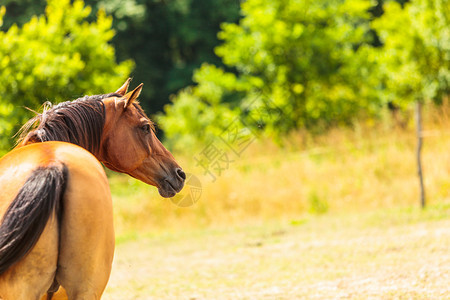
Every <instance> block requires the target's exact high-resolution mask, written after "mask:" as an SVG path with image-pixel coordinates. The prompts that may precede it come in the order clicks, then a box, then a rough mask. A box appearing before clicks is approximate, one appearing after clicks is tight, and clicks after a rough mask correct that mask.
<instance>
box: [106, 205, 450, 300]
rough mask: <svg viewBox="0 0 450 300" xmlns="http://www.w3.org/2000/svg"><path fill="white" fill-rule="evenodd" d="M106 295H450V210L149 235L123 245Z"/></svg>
mask: <svg viewBox="0 0 450 300" xmlns="http://www.w3.org/2000/svg"><path fill="white" fill-rule="evenodd" d="M447 212H448V210H447ZM103 299H113V300H118V299H192V300H194V299H450V217H449V215H448V214H447V215H446V214H445V213H442V212H441V213H440V215H439V216H438V217H436V216H434V215H433V214H427V213H420V212H419V213H413V214H411V213H400V214H398V213H386V214H381V215H380V214H376V215H374V214H367V215H355V214H354V215H342V216H333V217H330V216H326V215H325V216H320V217H311V218H305V219H299V220H289V221H286V222H279V223H276V224H264V225H260V226H248V225H247V226H241V227H236V228H233V227H230V228H227V229H223V228H222V229H204V230H191V231H189V230H185V231H183V230H180V231H178V232H175V233H173V232H172V233H167V234H158V235H156V236H153V237H151V236H147V237H141V238H138V239H137V240H133V241H128V242H123V243H121V244H119V245H118V246H117V249H116V256H115V262H114V266H113V272H112V275H111V279H110V281H109V284H108V287H107V290H106V292H105V294H104V297H103Z"/></svg>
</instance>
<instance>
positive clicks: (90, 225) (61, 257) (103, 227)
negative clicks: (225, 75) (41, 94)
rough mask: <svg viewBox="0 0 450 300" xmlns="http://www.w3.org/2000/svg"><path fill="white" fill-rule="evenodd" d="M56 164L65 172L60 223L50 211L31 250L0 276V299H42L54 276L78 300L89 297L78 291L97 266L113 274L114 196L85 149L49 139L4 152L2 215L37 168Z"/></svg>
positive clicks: (100, 282)
mask: <svg viewBox="0 0 450 300" xmlns="http://www.w3.org/2000/svg"><path fill="white" fill-rule="evenodd" d="M54 166H60V167H62V168H64V169H65V172H66V173H67V175H66V178H65V179H66V182H65V184H64V187H65V190H64V191H63V194H62V198H61V202H62V203H60V205H59V207H60V209H61V211H60V212H59V214H60V216H61V218H60V221H59V222H58V218H57V217H56V215H57V214H56V212H55V213H54V214H52V215H51V217H50V218H49V219H48V222H47V224H46V225H45V228H44V230H43V232H42V234H41V236H40V237H39V239H38V241H37V242H36V244H35V246H34V247H33V248H32V250H31V251H29V252H28V254H27V255H26V256H25V257H23V258H22V259H21V260H20V261H18V262H17V263H15V264H14V265H12V266H11V267H10V268H9V269H8V270H7V271H6V272H5V273H3V274H1V275H0V299H5V300H6V299H38V297H39V296H41V295H42V294H43V293H45V292H46V291H47V290H48V288H49V287H50V285H51V284H52V283H53V280H54V278H55V276H56V278H57V279H58V282H59V283H60V284H61V285H63V286H65V287H66V286H67V287H69V289H68V293H70V294H72V295H73V298H74V299H76V298H80V297H81V298H83V297H84V298H86V299H88V298H90V295H87V294H86V295H84V294H82V292H80V289H85V288H86V287H85V286H84V287H83V277H85V278H86V279H88V278H89V280H91V281H94V282H95V281H96V279H95V278H94V279H92V276H94V277H95V275H94V274H95V272H94V271H93V269H95V268H97V269H99V268H102V269H103V270H105V272H106V273H107V274H108V277H109V271H110V268H111V263H112V257H113V251H114V232H113V224H112V203H111V195H110V191H109V185H108V181H107V178H106V175H105V172H104V170H103V168H102V166H101V164H100V163H99V162H98V161H97V159H96V158H95V157H94V156H93V155H92V154H91V153H89V152H88V151H86V150H85V149H83V148H81V147H78V146H76V145H73V144H69V143H64V142H45V143H36V144H30V145H27V146H24V147H20V148H17V149H15V150H13V151H11V152H10V153H8V154H7V155H5V156H4V157H3V158H2V159H1V160H0V191H1V193H0V218H3V216H4V214H5V212H6V211H7V209H8V207H9V206H10V204H11V202H12V201H13V200H14V199H15V198H16V197H17V195H18V193H20V191H21V189H22V187H23V185H24V184H25V183H26V182H27V179H29V178H30V177H32V176H34V175H35V173H36V172H35V171H36V170H37V169H45V168H51V167H54ZM57 266H58V267H57ZM98 271H100V270H98ZM103 277H104V276H101V278H98V280H97V281H98V282H95V285H96V286H97V287H96V291H95V293H96V294H101V292H102V291H103V289H104V287H105V285H106V282H107V278H106V279H105V278H103ZM25 278H29V280H24V279H25ZM74 279H75V280H79V281H78V283H79V284H80V286H79V287H74V286H73V283H72V282H73V280H74ZM86 279H84V280H86ZM89 284H91V283H89ZM31 287H34V289H33V290H30V289H31ZM38 287H39V288H38ZM85 296H86V297H85Z"/></svg>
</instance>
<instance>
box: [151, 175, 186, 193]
mask: <svg viewBox="0 0 450 300" xmlns="http://www.w3.org/2000/svg"><path fill="white" fill-rule="evenodd" d="M185 180H186V174H185V173H184V171H183V170H182V169H181V168H176V169H175V171H174V174H172V175H171V176H167V177H166V178H164V179H163V180H162V181H161V182H160V183H159V187H158V192H159V194H160V195H161V196H162V197H164V198H170V197H173V196H175V195H176V194H177V193H178V192H180V191H181V189H182V188H183V186H184V181H185Z"/></svg>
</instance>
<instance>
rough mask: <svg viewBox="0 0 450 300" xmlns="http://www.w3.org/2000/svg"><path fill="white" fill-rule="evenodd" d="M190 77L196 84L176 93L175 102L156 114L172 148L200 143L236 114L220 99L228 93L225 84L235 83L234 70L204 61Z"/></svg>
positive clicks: (217, 131) (189, 146)
mask: <svg viewBox="0 0 450 300" xmlns="http://www.w3.org/2000/svg"><path fill="white" fill-rule="evenodd" d="M193 79H194V81H195V82H197V83H198V85H197V86H195V87H188V88H186V89H184V90H182V91H181V92H180V93H178V95H177V97H176V99H175V103H176V105H166V106H165V112H166V113H165V114H159V115H158V116H157V120H158V123H159V124H160V125H163V128H164V132H165V134H166V138H167V141H168V146H169V147H171V148H172V149H179V150H181V149H183V148H184V147H187V148H194V147H195V146H196V145H198V143H199V142H200V143H203V144H204V143H206V142H208V141H209V140H210V139H211V138H213V137H214V136H218V135H219V134H220V133H221V131H222V129H223V128H225V127H226V126H227V125H228V124H230V123H231V122H232V121H233V120H234V119H235V118H236V117H238V116H239V110H238V109H237V108H234V109H232V108H231V106H230V105H228V104H227V103H222V99H223V98H225V97H226V95H227V94H228V93H229V92H228V90H227V88H230V86H231V87H232V86H235V84H236V82H235V81H236V77H235V76H234V74H231V73H225V72H224V71H223V70H222V69H218V68H217V67H215V66H213V65H208V64H204V65H203V66H202V67H201V68H200V69H199V70H197V71H196V72H195V73H194V78H193ZM210 125H212V126H210Z"/></svg>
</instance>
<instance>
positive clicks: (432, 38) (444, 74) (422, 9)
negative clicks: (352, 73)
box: [372, 0, 450, 106]
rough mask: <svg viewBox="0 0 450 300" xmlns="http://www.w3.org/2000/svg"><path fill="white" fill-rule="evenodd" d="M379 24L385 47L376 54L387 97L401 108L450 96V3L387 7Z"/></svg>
mask: <svg viewBox="0 0 450 300" xmlns="http://www.w3.org/2000/svg"><path fill="white" fill-rule="evenodd" d="M384 10H385V12H384V14H383V16H382V17H381V18H379V19H377V20H374V22H373V25H372V26H373V28H374V29H375V30H376V31H377V32H378V35H379V36H380V39H381V41H382V43H383V47H381V48H379V49H375V52H374V53H373V55H374V59H376V61H377V63H378V65H379V70H380V75H381V76H380V79H381V80H382V81H383V85H384V87H385V88H384V89H383V90H382V92H383V93H382V94H383V96H384V97H385V98H386V99H387V100H389V101H394V102H395V103H397V104H399V105H403V106H405V105H407V104H409V103H411V102H413V101H415V100H419V101H423V100H426V99H429V100H434V102H435V103H440V102H441V101H442V99H443V96H446V95H449V94H450V2H449V1H448V0H414V1H411V2H409V3H406V4H405V5H404V6H403V7H402V6H401V5H400V4H398V3H396V2H388V3H386V4H385V5H384Z"/></svg>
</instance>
